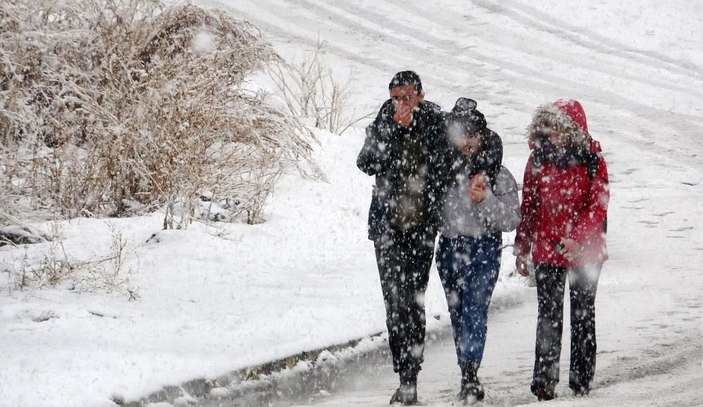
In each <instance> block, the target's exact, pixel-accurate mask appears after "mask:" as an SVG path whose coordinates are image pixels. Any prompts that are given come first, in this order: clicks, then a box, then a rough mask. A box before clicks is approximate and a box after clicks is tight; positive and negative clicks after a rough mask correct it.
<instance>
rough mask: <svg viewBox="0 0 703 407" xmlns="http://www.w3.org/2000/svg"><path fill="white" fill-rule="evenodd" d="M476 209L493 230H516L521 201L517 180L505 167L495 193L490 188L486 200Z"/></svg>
mask: <svg viewBox="0 0 703 407" xmlns="http://www.w3.org/2000/svg"><path fill="white" fill-rule="evenodd" d="M476 207H477V209H478V214H479V216H480V217H481V218H482V219H484V221H485V222H486V223H487V224H488V225H490V226H491V227H492V228H495V229H497V230H500V231H501V232H510V231H512V230H515V228H516V227H517V225H518V223H519V222H520V200H519V199H518V196H517V183H516V182H515V178H514V177H513V175H512V174H511V173H510V172H509V171H508V170H507V169H506V168H505V167H503V168H501V170H500V172H499V174H498V180H497V182H496V186H495V191H492V190H491V189H490V188H489V189H488V191H487V194H486V199H485V200H484V201H483V202H481V203H480V204H478V205H477V206H476Z"/></svg>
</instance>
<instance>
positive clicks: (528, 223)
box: [513, 153, 539, 276]
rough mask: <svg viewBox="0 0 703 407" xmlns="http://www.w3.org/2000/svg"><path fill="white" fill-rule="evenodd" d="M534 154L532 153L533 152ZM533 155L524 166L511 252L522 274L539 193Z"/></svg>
mask: <svg viewBox="0 0 703 407" xmlns="http://www.w3.org/2000/svg"><path fill="white" fill-rule="evenodd" d="M533 154H534V153H533ZM533 160H534V157H533V155H532V154H531V155H530V158H529V159H528V160H527V165H526V166H525V175H524V176H523V183H522V204H521V205H520V214H521V215H522V217H521V219H520V223H519V224H518V226H517V230H516V233H515V243H514V245H513V254H514V255H515V267H516V268H517V272H518V273H519V274H521V275H523V276H527V275H528V274H529V271H528V269H527V262H528V261H527V259H528V258H529V256H530V251H531V248H532V235H533V233H534V226H535V225H534V222H535V216H536V213H537V208H538V207H539V195H538V193H537V178H536V175H535V174H534V173H533V170H534V164H533Z"/></svg>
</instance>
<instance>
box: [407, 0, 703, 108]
mask: <svg viewBox="0 0 703 407" xmlns="http://www.w3.org/2000/svg"><path fill="white" fill-rule="evenodd" d="M476 4H477V5H478V6H479V7H481V8H483V9H485V10H486V11H487V12H489V13H498V15H500V16H505V17H506V18H510V19H512V20H514V21H515V22H517V23H519V24H521V25H522V26H523V27H525V28H533V27H535V26H536V27H538V29H540V30H542V31H544V32H545V33H547V34H549V35H550V36H552V37H553V38H554V39H555V40H557V41H560V42H564V41H565V40H568V41H571V42H573V43H574V44H575V45H576V47H578V48H579V49H584V50H588V51H591V53H595V54H597V55H598V57H600V58H607V59H608V60H607V61H601V60H597V59H596V58H595V57H594V58H592V59H586V60H583V59H581V60H579V62H580V64H579V68H580V69H582V70H586V71H590V72H597V73H601V74H604V75H605V76H606V77H618V78H622V79H624V80H627V81H630V82H636V83H638V84H640V85H645V86H647V87H654V86H656V87H658V88H661V89H665V90H668V91H674V92H678V93H682V94H686V95H688V96H693V97H697V98H701V99H703V92H701V91H700V90H699V88H698V87H696V86H682V85H678V82H677V81H674V80H672V81H662V80H659V79H657V78H654V77H652V74H653V73H654V72H655V70H654V69H653V67H652V64H651V61H647V62H649V63H642V64H640V65H641V66H642V68H640V69H646V70H647V71H649V72H646V73H644V72H643V73H642V74H639V75H638V74H635V73H628V72H625V71H623V70H622V69H619V68H617V67H621V66H623V65H624V64H627V66H629V67H633V64H632V60H631V59H629V58H627V56H623V55H622V54H623V53H624V52H625V51H620V53H616V52H613V51H610V50H602V49H600V48H602V47H600V46H599V45H598V43H590V42H587V41H579V42H576V41H575V40H574V39H573V38H572V37H573V35H569V34H568V33H564V32H562V31H559V30H556V29H550V28H545V27H543V24H540V23H539V22H535V21H533V20H530V19H522V18H519V17H520V16H519V15H516V13H515V12H513V11H512V10H510V9H507V8H505V7H503V5H502V4H501V5H499V6H488V5H486V4H485V2H481V1H478V2H476ZM404 8H406V9H409V10H414V11H415V12H416V13H417V15H422V16H424V17H425V18H426V19H427V20H428V21H433V22H435V23H436V26H439V27H443V28H445V29H446V28H451V29H452V30H453V31H459V30H464V31H469V32H471V34H473V35H477V36H478V35H480V34H481V30H483V28H480V29H477V25H474V24H463V25H460V26H459V27H457V25H456V22H457V21H459V20H458V19H457V18H456V14H454V18H445V17H442V16H440V13H439V12H438V13H432V14H426V13H423V12H422V10H421V9H419V8H418V7H417V6H415V5H413V4H406V5H404ZM440 12H441V10H440ZM502 29H503V30H507V28H506V27H502ZM515 37H518V35H517V33H515V32H513V35H511V36H508V37H506V36H504V35H495V36H484V37H481V41H482V42H489V43H492V44H495V45H498V46H502V47H506V48H509V47H510V46H511V45H513V42H512V41H511V40H510V38H515ZM520 45H521V47H520V49H515V51H517V52H521V53H524V54H528V55H539V56H540V58H542V59H549V60H551V61H554V62H556V63H559V64H563V65H567V66H573V61H574V60H575V59H577V58H581V57H582V56H581V55H577V54H576V53H571V54H568V53H566V52H560V53H557V54H554V53H543V52H544V50H545V49H547V48H548V47H549V46H550V44H547V43H546V42H545V41H543V40H542V39H541V38H532V39H531V41H530V42H529V43H523V44H520ZM513 46H514V45H513ZM525 47H528V48H525ZM628 56H629V54H628ZM613 60H619V61H620V62H622V63H620V64H616V63H614V61H613ZM658 69H659V70H662V69H666V68H665V67H662V66H658ZM670 72H671V71H670ZM685 75H687V76H690V75H692V73H691V72H686V73H685ZM677 76H678V75H677ZM702 85H703V82H702Z"/></svg>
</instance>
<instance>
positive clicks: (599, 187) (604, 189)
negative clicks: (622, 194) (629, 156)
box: [567, 157, 610, 247]
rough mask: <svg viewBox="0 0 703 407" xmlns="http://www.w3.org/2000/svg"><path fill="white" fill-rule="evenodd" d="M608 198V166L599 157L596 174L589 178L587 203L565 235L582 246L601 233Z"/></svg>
mask: <svg viewBox="0 0 703 407" xmlns="http://www.w3.org/2000/svg"><path fill="white" fill-rule="evenodd" d="M609 200H610V190H609V184H608V168H607V166H606V164H605V160H604V159H603V158H602V157H600V158H599V160H598V168H597V170H596V175H595V176H594V177H593V180H591V188H590V191H589V200H588V204H587V205H586V206H585V207H584V208H583V210H582V211H581V212H580V213H579V215H578V218H577V221H576V224H575V227H574V229H573V230H572V231H571V233H570V234H569V236H567V237H568V238H571V239H574V240H576V241H577V242H578V243H579V245H580V246H582V247H583V246H584V245H589V239H590V238H591V237H592V236H595V235H597V234H600V233H603V223H604V222H605V218H606V216H607V214H608V201H609Z"/></svg>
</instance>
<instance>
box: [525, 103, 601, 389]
mask: <svg viewBox="0 0 703 407" xmlns="http://www.w3.org/2000/svg"><path fill="white" fill-rule="evenodd" d="M528 132H529V134H528V139H529V143H530V146H531V148H532V153H531V154H530V158H529V159H528V161H527V167H526V168H525V175H524V180H523V192H522V199H523V200H522V205H521V208H520V210H521V214H522V219H521V221H520V224H519V226H518V228H517V233H516V237H515V249H514V253H515V255H516V261H515V265H516V267H517V271H518V273H520V274H522V275H527V274H528V268H527V264H529V263H530V260H531V262H532V264H533V265H534V274H535V281H536V283H537V300H538V318H537V341H536V342H537V343H536V346H535V367H534V376H533V380H532V386H531V390H532V393H533V394H534V395H536V396H537V398H538V399H539V400H551V399H553V398H554V397H555V394H554V388H555V386H556V384H557V383H558V382H559V356H560V353H561V335H562V325H563V315H562V314H563V303H564V286H565V281H566V277H567V275H568V277H569V294H570V300H571V360H570V362H571V363H570V369H569V387H570V388H571V389H572V390H573V391H574V393H575V394H576V395H586V394H588V392H589V391H590V386H591V383H592V381H593V375H594V372H595V366H596V330H595V297H596V287H597V285H598V277H599V275H600V270H601V267H602V265H603V262H604V261H605V260H606V259H607V257H608V255H607V250H606V246H605V222H606V214H607V210H608V200H609V196H610V194H609V191H608V170H607V168H606V165H605V161H604V160H603V158H602V157H601V154H600V151H601V150H600V145H599V144H598V142H596V141H595V140H593V139H592V138H591V136H590V134H589V133H588V124H587V122H586V114H585V113H584V111H583V107H581V104H580V103H579V102H578V101H576V100H570V99H559V100H557V101H555V102H553V103H550V104H546V105H542V106H539V107H538V108H537V109H536V111H535V113H534V115H533V118H532V122H531V124H530V126H529V127H528Z"/></svg>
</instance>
